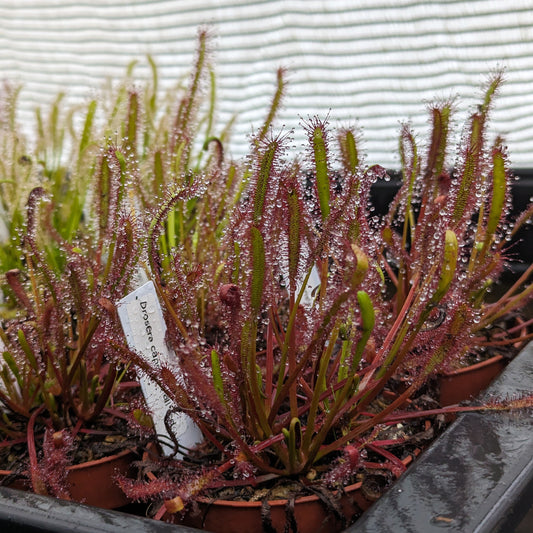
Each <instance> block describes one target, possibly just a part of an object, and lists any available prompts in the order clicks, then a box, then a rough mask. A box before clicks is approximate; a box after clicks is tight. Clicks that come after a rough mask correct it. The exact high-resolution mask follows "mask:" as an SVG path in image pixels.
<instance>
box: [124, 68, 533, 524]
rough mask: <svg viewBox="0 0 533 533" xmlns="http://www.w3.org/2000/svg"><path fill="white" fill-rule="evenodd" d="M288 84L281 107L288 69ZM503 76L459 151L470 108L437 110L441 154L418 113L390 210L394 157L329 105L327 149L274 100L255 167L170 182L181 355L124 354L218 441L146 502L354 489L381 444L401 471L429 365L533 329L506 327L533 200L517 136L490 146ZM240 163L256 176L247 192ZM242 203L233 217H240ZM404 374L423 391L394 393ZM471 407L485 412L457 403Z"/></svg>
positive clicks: (315, 124)
mask: <svg viewBox="0 0 533 533" xmlns="http://www.w3.org/2000/svg"><path fill="white" fill-rule="evenodd" d="M278 82H279V85H278V92H277V93H276V97H275V98H274V104H273V109H274V108H275V107H276V106H278V105H279V98H280V97H281V95H282V93H283V89H284V82H283V72H282V71H280V73H279V78H278ZM500 84H501V75H500V74H496V75H494V76H492V77H491V78H490V80H489V82H488V84H487V88H486V91H485V94H484V98H483V100H482V102H481V104H480V106H479V107H478V109H477V110H476V112H474V113H473V114H472V116H471V117H470V118H469V120H468V122H467V124H466V125H465V127H464V132H463V135H462V138H461V141H460V143H459V146H458V147H457V148H455V147H452V146H451V144H450V141H449V139H450V136H451V132H450V124H451V115H452V107H453V106H452V103H451V102H446V101H445V102H440V103H438V104H435V105H433V106H431V107H430V109H429V111H430V119H431V133H430V137H429V139H428V140H427V142H426V143H425V144H424V146H423V147H422V148H419V146H418V143H417V142H416V141H415V135H414V132H413V131H411V129H410V128H409V126H404V127H402V129H401V134H400V142H399V147H400V156H401V162H402V186H401V188H400V190H399V192H398V194H397V196H396V198H395V199H394V201H393V202H392V204H391V205H390V209H389V211H388V213H387V214H386V215H384V216H383V217H380V216H377V215H376V214H375V213H374V211H373V208H372V203H371V197H370V193H371V187H372V185H373V184H374V183H375V182H376V180H379V179H384V178H386V172H385V170H384V169H383V168H381V167H380V166H376V165H368V164H367V163H366V161H365V158H364V157H363V156H362V154H361V151H360V148H359V137H360V135H359V133H358V132H357V131H356V130H354V129H349V128H344V129H339V130H334V129H332V128H331V127H330V125H329V124H328V121H327V120H323V119H320V118H318V117H315V118H311V119H309V120H308V121H306V122H305V123H304V125H303V127H304V128H305V130H306V132H307V138H308V144H307V148H306V149H305V150H304V152H303V153H302V154H301V155H300V156H299V157H297V158H296V159H293V158H291V157H289V152H288V147H289V145H290V134H276V133H274V132H273V130H272V128H271V125H270V123H271V121H272V117H273V113H270V114H269V115H268V117H269V118H268V119H267V121H268V125H267V127H265V128H263V129H262V130H261V132H260V133H259V134H258V135H257V136H256V137H254V138H252V142H251V149H250V156H249V158H248V160H247V162H246V164H245V165H244V166H243V167H241V168H240V169H239V168H237V167H236V166H235V164H234V163H231V162H228V161H226V160H225V159H224V157H223V152H219V155H220V157H218V158H217V159H216V160H214V161H212V165H211V166H210V167H209V168H208V169H207V174H206V175H204V176H203V177H202V179H192V180H191V183H190V185H188V186H185V184H183V185H182V187H181V188H177V189H176V190H175V191H172V192H171V193H169V195H168V199H167V201H166V202H165V203H164V205H163V206H162V207H161V208H160V209H159V211H158V212H157V214H156V215H155V216H154V218H153V220H152V223H151V225H150V228H149V232H148V242H147V250H148V263H149V267H150V275H151V277H152V279H153V281H154V282H155V284H156V286H157V289H158V293H159V296H160V298H161V300H162V303H163V306H164V311H165V316H166V321H167V325H168V333H167V340H168V343H169V345H170V346H171V347H172V348H173V350H174V352H175V354H176V356H177V359H176V363H175V365H168V366H163V368H161V369H156V368H152V367H151V366H150V365H148V364H147V363H145V362H144V361H143V360H142V358H141V357H140V356H139V355H137V354H136V353H135V352H128V351H127V350H126V349H124V354H125V355H124V357H127V358H129V359H130V360H131V361H133V362H134V363H135V364H137V365H138V366H139V368H140V369H141V370H142V371H143V372H145V373H147V374H148V375H149V376H150V377H151V378H152V379H154V380H155V381H156V382H157V383H158V384H159V385H160V387H161V388H162V389H163V391H164V392H165V393H166V394H167V395H168V397H169V398H170V399H171V400H172V402H173V408H174V409H177V410H183V411H185V412H187V413H188V414H189V415H190V416H191V417H192V419H193V420H194V421H195V423H196V424H197V425H198V426H199V427H200V428H201V429H202V431H203V434H204V436H205V439H206V443H205V445H204V446H203V447H202V450H203V452H204V455H202V453H201V451H200V450H190V451H189V452H190V453H189V457H186V458H185V459H184V460H181V461H178V460H172V459H171V458H163V459H162V460H161V466H160V467H159V468H158V467H157V466H154V467H153V472H155V474H156V475H154V473H151V474H150V476H149V478H148V479H147V480H146V481H140V482H131V481H127V480H125V481H124V482H123V488H124V490H125V491H126V492H127V493H128V494H129V495H130V496H132V497H135V498H138V499H148V500H149V499H159V500H164V501H165V502H166V504H165V506H164V507H162V508H161V511H160V513H159V515H161V514H162V513H163V512H164V511H165V510H166V511H170V512H178V511H181V510H182V509H183V508H184V506H185V505H186V504H187V502H189V501H191V500H194V499H195V498H197V497H198V496H201V495H202V494H205V493H206V492H208V491H209V490H213V489H216V488H218V487H222V486H226V485H228V484H232V485H249V484H251V485H260V484H261V483H263V482H267V481H268V482H270V483H272V482H273V481H275V480H279V479H281V478H286V477H289V478H291V479H293V480H299V482H300V483H301V486H302V490H304V491H305V490H309V487H317V486H322V487H329V488H339V487H341V486H343V485H344V484H346V483H349V482H350V481H352V480H353V479H354V476H355V475H356V474H357V473H359V472H361V471H362V470H363V469H364V467H365V466H366V467H368V468H370V467H371V463H370V462H369V461H368V459H367V453H368V452H369V451H372V452H373V453H374V454H377V457H379V458H380V459H381V462H380V463H379V465H380V468H385V469H389V470H390V471H391V472H394V475H398V474H399V473H400V472H401V471H403V470H404V469H405V467H404V466H403V464H402V462H401V459H402V458H401V457H398V456H396V455H394V453H393V452H392V451H391V450H392V449H393V448H394V446H395V445H396V444H398V442H397V440H395V439H394V438H392V439H391V438H389V437H384V436H383V435H384V429H385V428H387V427H388V426H390V425H392V424H396V423H398V422H399V421H405V420H407V419H410V418H412V417H420V416H424V415H425V413H424V412H423V411H420V410H418V411H409V410H408V407H406V402H407V401H408V400H409V399H412V398H415V397H416V394H417V392H418V391H419V390H420V389H421V388H422V387H423V386H424V385H425V384H426V382H427V381H428V379H429V378H430V377H431V376H433V375H435V373H437V372H439V371H440V370H442V369H443V368H449V367H453V366H456V365H460V364H461V363H462V361H464V360H465V358H466V357H467V356H468V355H469V354H471V353H474V352H475V353H477V352H479V351H480V350H481V349H485V348H486V347H487V346H490V345H491V344H495V345H505V344H509V345H511V344H513V345H517V344H522V345H523V343H524V342H525V341H527V339H529V338H530V334H528V333H527V332H526V333H524V328H523V327H521V328H519V329H518V328H511V329H509V330H508V332H507V333H506V334H501V331H500V329H499V328H493V326H494V325H495V324H496V323H497V322H498V321H500V320H504V319H507V318H508V317H509V316H510V315H511V314H512V313H513V312H516V311H517V310H519V309H520V308H521V307H522V306H523V305H524V304H525V303H526V302H527V301H529V299H530V297H531V292H532V290H533V289H532V288H531V285H528V284H527V283H526V284H525V285H524V283H525V282H526V281H527V280H528V279H529V276H530V274H531V271H532V268H533V267H529V268H528V269H527V270H526V272H525V273H524V274H523V276H521V278H520V279H519V280H518V281H517V282H516V283H515V284H514V285H513V286H512V287H511V288H510V289H509V290H508V291H507V292H506V293H505V294H504V295H503V296H501V298H499V299H498V300H497V301H496V302H494V301H492V302H490V303H488V301H487V298H486V297H487V295H488V294H489V293H490V290H491V287H492V286H493V285H494V284H495V283H496V282H497V280H498V278H499V276H500V275H501V274H502V272H503V271H504V270H505V265H506V260H507V258H508V257H509V255H510V254H512V247H511V246H510V245H509V239H510V238H512V237H513V236H514V234H515V233H516V231H517V230H518V228H519V227H520V226H521V225H522V224H524V223H525V222H526V221H527V220H529V219H530V218H531V215H532V213H533V207H532V206H530V207H529V208H528V209H527V211H526V212H525V213H523V214H522V215H521V216H520V217H519V218H518V220H517V221H513V220H510V219H509V216H510V215H509V213H510V199H509V189H510V184H511V181H512V176H511V173H510V170H509V163H508V158H507V153H506V149H505V146H504V143H503V140H502V139H501V138H497V139H496V140H495V142H494V143H492V144H489V143H488V141H487V120H488V116H489V113H490V110H491V107H492V101H493V97H494V94H495V93H496V91H497V89H498V87H499V86H500ZM274 114H275V112H274ZM217 148H218V150H220V148H221V144H220V143H218V142H217ZM452 165H453V167H452ZM236 168H237V170H236ZM450 168H453V171H450ZM236 172H240V174H239V176H241V183H243V186H242V187H240V188H237V189H236V190H234V189H232V188H231V187H230V186H229V183H232V180H233V179H234V178H235V174H236ZM217 190H218V191H219V192H218V194H217V193H215V192H213V191H217ZM232 191H233V192H232ZM228 194H234V195H235V196H234V200H232V201H230V202H229V203H228V204H226V207H225V208H224V206H222V204H220V203H217V202H216V199H217V198H219V199H220V198H226V197H227V195H228ZM176 205H181V206H194V209H195V213H196V214H197V216H196V218H194V221H195V224H194V226H191V227H190V229H189V230H188V231H186V232H182V233H180V235H181V241H180V243H179V245H177V246H176V247H175V248H171V249H167V248H165V247H164V246H163V245H162V243H161V237H160V235H162V234H164V232H165V231H168V224H169V222H168V218H169V215H170V214H171V213H173V212H174V209H175V206H176ZM228 205H229V206H232V211H231V213H229V219H226V218H224V217H222V218H221V215H222V214H225V215H228V213H227V212H226V213H224V209H227V208H228ZM200 213H201V215H200ZM173 216H176V215H173ZM221 220H224V222H223V224H220V221H221ZM213 234H215V235H216V238H215V239H214V238H213V237H212V235H213ZM191 250H194V251H195V253H193V254H191V253H190V251H191ZM312 279H318V281H317V282H316V283H312V284H311V281H310V280H312ZM310 284H311V285H310ZM525 326H526V327H527V324H526V325H525ZM178 369H179V370H178ZM400 376H401V377H402V379H403V380H404V381H403V383H405V385H404V388H403V389H402V390H400V392H399V393H397V395H396V396H393V399H389V396H388V395H387V396H386V398H387V399H386V400H384V393H385V391H386V390H387V387H388V386H389V384H390V383H391V380H394V379H397V378H398V377H400ZM531 401H532V400H531V397H524V398H519V399H513V400H508V401H505V402H504V401H494V402H492V403H490V404H486V405H482V406H476V407H475V408H476V409H480V410H483V409H509V408H512V407H518V406H530V405H531ZM458 409H469V407H457V406H455V407H450V408H447V409H445V410H452V411H453V410H458ZM445 410H441V411H440V412H444V411H445ZM171 429H172V428H170V430H171ZM175 444H176V446H177V448H176V449H178V448H179V442H176V443H175ZM182 451H187V450H182Z"/></svg>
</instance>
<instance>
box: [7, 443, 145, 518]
mask: <svg viewBox="0 0 533 533" xmlns="http://www.w3.org/2000/svg"><path fill="white" fill-rule="evenodd" d="M135 458H136V455H135V453H134V452H133V451H132V450H123V451H122V452H120V453H117V454H115V455H110V456H107V457H103V458H102V459H98V460H96V461H87V462H86V463H81V464H79V465H73V466H69V467H68V468H67V482H68V488H69V491H70V494H71V496H72V500H73V501H76V502H80V503H85V504H87V505H92V506H94V507H101V508H103V509H118V508H119V507H123V506H124V505H127V504H128V503H131V501H130V500H129V499H128V498H126V495H125V494H124V493H123V492H122V490H121V489H120V488H119V486H118V485H117V484H116V483H115V482H114V477H115V476H116V475H117V474H122V475H125V476H128V475H131V474H132V462H133V461H134V460H135ZM11 474H12V472H10V471H7V470H0V478H3V477H6V476H9V475H11ZM7 486H8V487H11V488H14V489H20V490H30V484H29V482H28V481H27V480H23V479H20V478H18V479H15V480H14V481H13V482H9V483H7Z"/></svg>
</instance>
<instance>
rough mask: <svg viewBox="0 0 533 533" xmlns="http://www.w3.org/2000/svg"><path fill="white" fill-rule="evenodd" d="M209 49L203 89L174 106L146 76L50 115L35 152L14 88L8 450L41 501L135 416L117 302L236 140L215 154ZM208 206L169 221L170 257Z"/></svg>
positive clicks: (176, 92) (195, 77) (6, 187)
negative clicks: (170, 198) (171, 194)
mask: <svg viewBox="0 0 533 533" xmlns="http://www.w3.org/2000/svg"><path fill="white" fill-rule="evenodd" d="M207 44H208V40H207V34H206V32H204V31H201V32H200V34H199V39H198V52H197V58H196V63H195V67H194V69H193V72H192V74H191V76H190V79H189V80H188V81H186V82H184V83H182V84H180V85H179V86H178V87H177V88H175V89H173V90H171V91H169V92H168V93H167V94H162V92H161V91H160V90H159V89H158V78H157V69H156V67H155V65H154V63H153V61H152V60H151V59H150V58H149V59H148V60H149V63H150V66H151V68H152V78H151V80H150V81H149V82H148V83H147V85H146V86H144V87H139V86H136V84H135V83H134V82H133V74H132V69H133V66H132V67H131V68H130V70H129V71H128V74H127V76H126V79H125V81H123V82H122V83H121V84H120V85H119V86H118V87H116V88H115V89H114V90H113V92H112V93H111V94H110V95H109V96H108V97H102V98H101V99H94V100H91V101H89V102H88V103H87V105H86V106H85V107H83V106H82V107H81V108H79V109H78V108H74V109H67V108H65V107H64V106H62V101H63V96H59V97H58V98H57V100H56V101H54V103H53V104H52V106H51V108H50V111H49V112H48V113H44V112H42V111H41V110H39V111H37V113H36V133H35V138H34V139H33V141H34V145H33V146H32V143H31V142H30V141H28V140H27V139H25V138H24V135H23V133H22V130H23V128H22V127H21V126H20V124H19V123H18V121H17V117H16V109H17V108H16V98H17V94H18V91H17V90H16V89H14V88H12V87H10V86H5V87H4V98H3V100H2V103H3V104H5V105H3V106H2V115H1V116H0V151H1V155H2V157H1V162H0V193H1V195H0V201H1V205H0V217H1V218H2V221H3V223H4V226H5V230H6V235H5V237H6V240H5V241H3V242H1V243H0V265H1V268H2V282H1V285H2V293H3V300H2V306H1V309H0V311H1V319H2V323H1V327H0V352H1V356H0V410H1V417H0V446H1V447H2V448H3V449H6V448H7V449H10V448H12V447H15V446H18V448H20V447H21V446H20V445H21V444H24V443H25V444H26V448H25V450H24V451H23V455H24V454H26V455H27V456H29V465H26V464H25V463H23V464H21V463H20V462H19V463H17V464H15V471H16V474H17V475H18V474H19V473H21V475H23V477H26V478H28V479H29V480H30V482H31V485H32V487H33V490H34V491H36V492H39V493H43V494H56V495H60V496H65V495H68V488H67V486H66V484H65V476H66V474H65V467H66V466H67V465H68V464H69V462H70V461H71V459H72V457H73V456H74V450H75V447H76V445H77V443H78V440H77V437H79V435H81V434H87V433H91V432H93V433H94V432H95V431H96V430H95V425H96V424H97V423H99V420H100V421H101V419H102V418H103V417H106V419H114V420H118V419H119V418H126V417H127V414H126V413H125V410H124V409H123V408H124V405H125V404H124V391H125V389H126V387H123V385H131V386H132V387H133V385H134V384H132V383H129V384H128V383H125V381H126V382H127V381H129V380H130V379H131V378H132V377H134V374H132V373H128V370H129V367H130V363H129V362H128V361H126V360H124V359H122V358H121V354H122V352H121V351H120V350H117V349H116V348H114V347H113V345H112V344H111V343H109V342H107V339H108V338H109V337H117V336H118V335H119V333H120V330H118V329H117V325H116V323H115V322H114V321H113V314H114V312H115V310H114V307H113V302H115V301H117V300H119V299H120V298H122V297H123V296H124V295H125V294H127V292H129V291H130V290H131V288H132V280H133V278H134V274H135V273H136V271H137V267H138V265H140V264H143V263H145V262H146V260H145V254H144V255H143V253H142V251H143V243H144V242H145V241H146V238H147V235H148V229H147V227H148V225H149V224H146V232H145V224H144V216H145V213H146V212H149V213H153V212H156V211H157V209H158V206H159V203H160V202H161V201H162V200H161V198H162V196H163V195H164V194H166V193H164V192H163V191H169V190H170V191H171V190H174V189H177V188H184V187H188V186H189V185H190V183H191V182H192V181H196V180H193V177H197V176H200V177H201V176H203V175H207V173H208V170H207V169H210V168H211V165H212V161H213V160H215V159H216V157H215V155H216V154H215V152H214V153H213V154H211V152H210V151H209V150H207V147H208V146H210V145H211V142H213V144H215V145H216V144H217V143H219V144H220V143H221V142H222V140H224V137H225V135H226V133H225V132H224V131H222V132H221V133H220V135H219V137H218V138H217V139H216V140H215V141H210V138H211V136H212V134H211V129H212V128H213V127H214V126H213V120H212V119H213V116H214V107H213V106H214V98H213V97H212V95H213V91H214V75H213V74H212V70H211V68H210V65H209V62H208V54H207ZM206 95H209V96H210V98H207V99H206ZM202 102H203V104H202ZM202 105H203V107H202ZM198 139H200V141H198ZM206 140H207V141H208V143H207V146H206V150H203V149H202V145H203V144H204V142H205V141H206ZM198 144H199V149H197V150H196V149H195V148H194V147H195V146H197V145H198ZM227 181H228V183H229V180H227ZM195 201H196V200H193V201H191V202H190V203H189V204H186V203H183V204H176V205H175V206H174V207H175V209H173V210H172V211H167V213H166V215H167V218H166V221H165V223H166V227H165V231H164V232H161V234H160V238H159V240H158V243H157V246H160V247H161V250H163V253H164V251H165V250H168V249H170V248H174V247H175V246H177V243H178V242H179V241H180V239H183V235H184V234H185V233H186V234H189V233H190V231H191V228H194V226H195V224H196V223H195V220H196V219H195V216H196V212H197V210H196V209H195V206H194V203H195ZM224 216H226V215H225V213H224ZM150 217H151V215H150ZM198 219H200V216H199V215H198ZM212 238H213V237H212ZM191 253H192V252H191ZM192 260H193V259H192V258H191V262H192ZM163 265H164V266H165V268H166V267H167V263H166V261H163ZM98 431H100V434H101V433H102V431H103V430H102V428H101V427H99V430H98ZM98 431H96V433H98ZM105 431H107V429H106V430H105ZM111 431H113V430H111ZM102 438H103V437H102Z"/></svg>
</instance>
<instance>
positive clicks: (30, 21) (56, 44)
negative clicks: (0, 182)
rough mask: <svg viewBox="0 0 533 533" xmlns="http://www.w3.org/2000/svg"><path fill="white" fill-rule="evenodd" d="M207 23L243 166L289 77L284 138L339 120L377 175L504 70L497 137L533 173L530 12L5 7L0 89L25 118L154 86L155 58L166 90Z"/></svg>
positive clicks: (187, 0) (173, 4)
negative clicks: (405, 138)
mask: <svg viewBox="0 0 533 533" xmlns="http://www.w3.org/2000/svg"><path fill="white" fill-rule="evenodd" d="M201 24H210V25H212V26H213V30H214V33H215V34H216V36H217V39H216V49H217V52H216V55H215V57H216V62H215V63H216V70H217V74H218V77H219V91H218V93H219V99H220V105H219V115H218V118H219V123H220V124H223V123H225V122H226V121H227V120H229V118H230V117H231V116H232V115H233V113H235V112H237V113H238V121H237V124H236V127H235V129H234V136H233V153H234V155H239V154H242V153H243V151H244V149H245V148H243V146H246V143H247V135H248V134H249V133H250V131H251V127H252V126H255V127H257V126H258V125H259V124H260V122H261V120H262V118H263V117H264V114H265V110H266V108H267V106H268V103H269V101H270V98H271V95H272V92H273V88H274V82H275V71H276V69H277V67H278V66H280V65H283V66H286V67H288V69H289V71H290V76H289V78H290V81H291V85H290V88H289V92H288V96H287V98H286V101H285V109H284V111H283V113H282V117H281V121H280V123H283V124H285V129H290V128H293V127H297V126H298V122H299V117H300V116H301V117H304V118H305V117H307V116H308V115H315V114H318V115H321V116H325V115H327V113H328V111H329V110H330V109H331V113H330V118H331V122H332V123H336V122H337V121H340V123H341V124H350V123H353V122H355V121H357V123H358V124H359V125H360V126H362V127H363V129H364V138H365V145H364V146H365V149H366V151H367V153H368V158H369V162H372V163H374V162H376V163H381V164H383V165H389V166H397V165H398V158H397V157H396V155H395V154H396V145H397V134H398V124H399V122H400V121H402V120H405V119H410V120H411V122H412V124H413V126H414V127H415V128H417V129H418V130H419V131H421V132H422V133H423V132H424V131H425V128H426V125H427V119H426V114H425V104H424V102H426V101H428V100H431V99H432V98H433V97H435V96H437V97H448V96H453V95H456V94H459V95H460V97H461V100H460V105H459V107H460V109H463V110H466V109H467V108H468V107H469V106H471V105H472V104H473V103H474V102H475V101H476V100H475V99H476V98H478V97H479V95H480V91H479V85H480V83H482V82H483V81H484V79H485V77H486V76H485V75H486V74H487V72H489V71H490V70H492V69H494V68H495V67H497V66H504V67H506V69H507V75H506V78H507V84H506V85H505V86H504V89H503V91H502V93H501V95H500V97H499V99H498V101H497V109H496V112H495V114H494V120H493V123H492V126H493V130H494V131H498V132H500V133H503V134H504V135H505V137H506V138H507V140H508V143H509V147H510V152H511V158H512V161H513V163H514V166H522V167H523V166H530V167H531V166H533V120H532V118H531V117H532V116H533V2H532V1H531V0H529V1H527V0H509V1H507V2H502V1H501V0H494V1H492V0H487V1H485V0H469V1H466V0H457V1H453V0H447V1H441V2H422V1H415V0H411V1H409V0H397V1H394V0H389V1H385V0H335V1H326V0H323V1H318V0H283V1H282V0H274V1H258V2H245V1H240V0H218V1H216V0H194V1H193V0H152V1H149V0H133V1H126V0H91V1H87V0H86V1H81V2H74V1H71V0H12V1H9V0H0V51H1V53H0V77H2V78H4V79H10V80H13V81H16V82H22V83H23V84H24V91H23V93H22V98H21V103H22V111H21V115H20V116H21V117H22V118H24V119H29V118H30V117H31V112H30V110H31V109H32V108H33V107H35V105H37V104H42V103H43V102H49V101H50V100H51V99H52V97H53V96H54V95H55V94H56V93H57V92H58V91H59V90H65V91H67V92H68V93H69V94H71V95H72V97H73V98H75V99H80V98H84V97H86V96H88V95H89V94H91V91H92V90H93V89H95V88H99V87H100V86H101V85H102V83H103V79H104V78H105V77H107V76H110V75H111V76H113V77H115V78H117V79H119V78H120V77H121V76H122V74H123V73H124V69H125V66H126V65H127V64H128V62H129V61H130V60H132V59H134V58H138V59H141V64H140V65H139V67H138V69H137V70H136V73H137V75H138V76H139V77H140V78H142V77H143V76H148V68H147V65H146V62H145V61H142V60H143V56H144V54H146V53H150V54H152V56H153V57H154V58H155V60H156V62H157V64H158V65H159V67H160V77H161V84H162V85H163V86H169V85H171V84H173V83H174V81H175V80H176V79H177V78H179V77H181V76H183V75H184V74H186V73H187V71H188V68H189V66H190V62H191V60H192V58H193V55H194V47H195V35H196V30H197V27H198V26H199V25H201ZM458 118H464V114H463V115H459V116H458ZM302 139H303V136H302V134H301V132H300V131H299V130H298V129H297V131H296V139H295V142H296V144H297V145H298V144H300V143H301V142H302Z"/></svg>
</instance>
